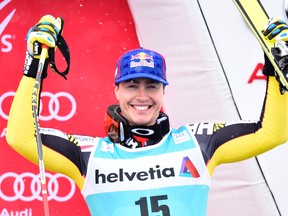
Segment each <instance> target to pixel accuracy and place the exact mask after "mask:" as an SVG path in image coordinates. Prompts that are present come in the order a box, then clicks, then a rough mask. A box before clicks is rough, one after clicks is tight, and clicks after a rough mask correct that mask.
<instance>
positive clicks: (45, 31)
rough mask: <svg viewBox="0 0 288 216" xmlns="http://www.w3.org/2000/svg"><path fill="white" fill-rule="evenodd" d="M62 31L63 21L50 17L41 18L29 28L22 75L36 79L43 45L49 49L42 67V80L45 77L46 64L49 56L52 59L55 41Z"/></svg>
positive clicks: (49, 59)
mask: <svg viewBox="0 0 288 216" xmlns="http://www.w3.org/2000/svg"><path fill="white" fill-rule="evenodd" d="M62 30H63V19H62V18H57V19H55V18H54V17H53V16H51V15H45V16H43V17H42V18H41V19H40V20H39V22H38V23H37V24H36V25H35V26H33V27H32V28H30V30H29V31H28V33H27V36H26V40H27V50H26V58H25V63H24V69H23V72H24V75H26V76H28V77H33V78H35V77H36V74H37V69H38V63H39V59H40V55H41V50H42V44H45V45H47V46H48V47H49V49H48V54H47V55H46V60H45V64H44V67H43V72H42V78H43V79H44V78H46V77H47V67H48V63H49V61H51V56H53V57H54V52H55V47H56V43H57V39H58V36H59V35H61V34H62ZM53 61H54V59H53Z"/></svg>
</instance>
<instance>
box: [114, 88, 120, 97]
mask: <svg viewBox="0 0 288 216" xmlns="http://www.w3.org/2000/svg"><path fill="white" fill-rule="evenodd" d="M114 93H115V97H116V99H117V100H119V86H118V85H116V86H115V88H114Z"/></svg>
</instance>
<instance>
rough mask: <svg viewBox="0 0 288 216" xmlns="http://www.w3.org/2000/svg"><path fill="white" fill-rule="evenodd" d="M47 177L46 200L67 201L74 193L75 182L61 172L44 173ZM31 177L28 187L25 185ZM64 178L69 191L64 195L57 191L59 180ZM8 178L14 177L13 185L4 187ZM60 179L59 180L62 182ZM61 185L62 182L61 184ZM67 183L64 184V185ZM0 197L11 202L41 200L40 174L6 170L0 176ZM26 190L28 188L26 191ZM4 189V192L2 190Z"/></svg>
mask: <svg viewBox="0 0 288 216" xmlns="http://www.w3.org/2000/svg"><path fill="white" fill-rule="evenodd" d="M46 177H47V191H48V200H49V201H50V200H55V201H58V202H65V201H68V200H69V199H71V198H72V197H73V195H74V194H75V188H76V186H75V183H74V182H73V181H72V180H71V179H69V178H67V177H66V176H64V175H61V174H50V173H46ZM29 178H30V179H31V182H30V187H25V185H26V186H27V184H28V183H27V182H29V181H27V180H28V179H29ZM60 178H61V179H62V180H65V182H67V181H68V182H69V184H70V185H69V187H70V189H69V190H70V191H69V192H68V193H65V194H64V195H62V193H61V195H60V193H59V185H60V183H59V180H60ZM10 179H12V180H13V179H14V181H13V187H7V186H6V187H4V186H3V184H5V180H7V181H9V180H10ZM62 180H61V182H62ZM62 185H63V184H62ZM66 185H67V183H66V184H65V186H66ZM0 188H1V190H0V199H3V200H6V201H8V202H13V201H16V200H22V201H26V202H31V201H34V200H39V201H42V194H41V193H42V191H41V182H40V174H37V175H35V174H34V173H30V172H24V173H21V174H17V173H13V172H7V173H4V174H3V175H1V176H0ZM27 190H30V192H29V193H27ZM4 191H5V192H4Z"/></svg>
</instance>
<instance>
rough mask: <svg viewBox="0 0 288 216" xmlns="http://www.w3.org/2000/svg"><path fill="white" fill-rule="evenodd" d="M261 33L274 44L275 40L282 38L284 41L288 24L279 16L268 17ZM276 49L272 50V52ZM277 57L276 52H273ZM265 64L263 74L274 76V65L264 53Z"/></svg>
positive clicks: (287, 32) (286, 36) (287, 35)
mask: <svg viewBox="0 0 288 216" xmlns="http://www.w3.org/2000/svg"><path fill="white" fill-rule="evenodd" d="M263 35H264V36H265V38H266V39H268V40H270V41H272V42H273V43H274V44H275V42H276V41H279V40H282V41H284V42H287V41H288V25H287V24H286V22H285V21H284V20H282V19H280V18H274V17H273V18H270V19H269V20H268V22H267V24H266V25H265V27H264V30H263ZM275 51H276V50H272V53H273V52H275ZM274 54H276V55H274V56H275V57H276V59H277V53H274ZM264 59H265V64H264V68H263V74H264V75H266V76H275V72H274V67H273V65H272V64H271V62H270V60H269V59H268V57H267V56H266V54H265V55H264Z"/></svg>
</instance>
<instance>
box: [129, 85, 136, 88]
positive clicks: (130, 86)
mask: <svg viewBox="0 0 288 216" xmlns="http://www.w3.org/2000/svg"><path fill="white" fill-rule="evenodd" d="M128 88H137V85H128Z"/></svg>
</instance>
